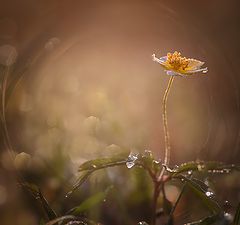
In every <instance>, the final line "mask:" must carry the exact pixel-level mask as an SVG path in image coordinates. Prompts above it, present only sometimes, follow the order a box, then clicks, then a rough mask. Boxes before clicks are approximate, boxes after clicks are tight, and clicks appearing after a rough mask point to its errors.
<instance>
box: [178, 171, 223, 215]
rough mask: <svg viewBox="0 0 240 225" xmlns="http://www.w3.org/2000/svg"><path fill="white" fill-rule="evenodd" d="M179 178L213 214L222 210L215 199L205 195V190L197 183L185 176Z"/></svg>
mask: <svg viewBox="0 0 240 225" xmlns="http://www.w3.org/2000/svg"><path fill="white" fill-rule="evenodd" d="M179 178H180V179H181V180H183V181H185V182H186V183H187V185H188V187H189V188H190V189H191V190H192V191H193V192H194V193H195V194H196V195H197V196H198V197H199V198H200V199H201V200H202V202H203V203H204V204H205V206H206V207H207V208H208V209H209V210H210V211H211V212H213V213H214V214H219V213H220V212H222V209H221V207H220V206H219V205H218V203H217V201H216V200H215V199H214V198H213V197H210V196H207V194H206V190H204V189H203V188H202V187H201V186H200V185H199V184H198V183H196V182H195V181H193V180H192V179H189V178H187V177H185V176H179Z"/></svg>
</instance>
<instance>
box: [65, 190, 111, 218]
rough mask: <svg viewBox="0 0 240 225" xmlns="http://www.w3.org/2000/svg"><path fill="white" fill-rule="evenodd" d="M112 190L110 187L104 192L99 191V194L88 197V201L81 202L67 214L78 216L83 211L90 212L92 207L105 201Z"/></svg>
mask: <svg viewBox="0 0 240 225" xmlns="http://www.w3.org/2000/svg"><path fill="white" fill-rule="evenodd" d="M112 188H113V186H110V187H108V188H107V189H106V190H105V191H100V192H98V193H96V194H94V195H92V196H91V197H89V198H88V199H86V200H85V201H83V202H82V203H81V204H80V205H79V206H77V207H75V208H73V209H71V210H70V212H69V213H68V214H70V213H71V214H72V215H79V214H81V213H83V212H85V211H88V210H90V209H91V208H92V207H94V206H96V205H98V204H100V203H102V202H103V201H104V200H105V199H106V197H107V195H108V193H109V191H110V190H111V189H112Z"/></svg>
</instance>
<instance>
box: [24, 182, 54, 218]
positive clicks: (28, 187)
mask: <svg viewBox="0 0 240 225" xmlns="http://www.w3.org/2000/svg"><path fill="white" fill-rule="evenodd" d="M21 186H22V188H23V189H24V190H25V191H27V192H28V193H29V194H31V195H32V197H33V198H34V199H36V201H37V202H38V204H39V206H40V207H41V210H42V211H43V212H44V213H45V214H46V215H47V217H48V219H49V220H51V219H55V218H56V217H57V214H56V213H55V212H54V210H53V209H52V208H51V206H50V205H49V203H48V202H47V200H46V199H45V198H44V196H43V195H42V192H41V191H40V189H39V187H38V186H36V185H34V184H29V183H21Z"/></svg>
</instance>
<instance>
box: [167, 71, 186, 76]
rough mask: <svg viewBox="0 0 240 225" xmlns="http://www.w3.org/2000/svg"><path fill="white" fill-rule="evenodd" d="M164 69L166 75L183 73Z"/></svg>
mask: <svg viewBox="0 0 240 225" xmlns="http://www.w3.org/2000/svg"><path fill="white" fill-rule="evenodd" d="M165 71H166V73H167V75H169V76H183V74H181V73H178V72H175V71H172V70H165Z"/></svg>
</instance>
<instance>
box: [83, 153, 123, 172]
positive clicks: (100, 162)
mask: <svg viewBox="0 0 240 225" xmlns="http://www.w3.org/2000/svg"><path fill="white" fill-rule="evenodd" d="M126 161H127V155H126V154H124V155H119V156H114V157H111V158H100V159H94V160H89V161H87V162H85V163H83V164H82V165H80V166H79V172H81V171H85V170H98V169H103V168H107V167H112V166H119V165H124V164H125V163H126Z"/></svg>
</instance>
